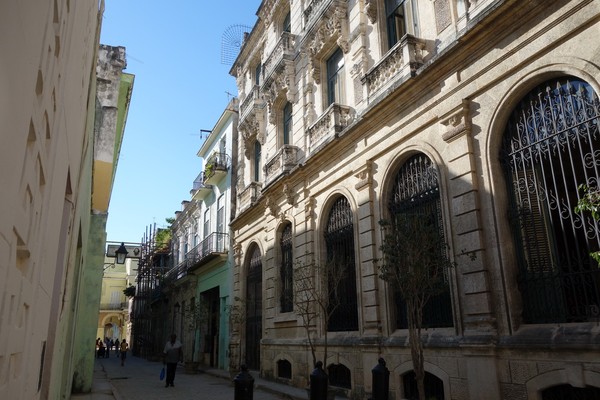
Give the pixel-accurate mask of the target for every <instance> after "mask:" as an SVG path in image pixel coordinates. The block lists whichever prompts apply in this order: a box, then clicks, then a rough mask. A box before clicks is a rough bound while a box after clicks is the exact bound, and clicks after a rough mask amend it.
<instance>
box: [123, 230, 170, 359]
mask: <svg viewBox="0 0 600 400" xmlns="http://www.w3.org/2000/svg"><path fill="white" fill-rule="evenodd" d="M167 229H168V228H167ZM160 231H161V228H158V229H157V228H156V224H153V225H150V226H148V227H146V232H145V233H144V237H143V238H142V246H141V254H140V259H139V265H138V275H137V278H136V280H137V284H136V291H135V296H134V298H133V306H132V312H131V346H132V353H133V355H135V356H137V357H143V358H145V359H149V360H156V359H158V358H159V357H160V356H161V355H162V351H163V346H164V343H166V340H167V335H168V333H167V330H166V329H167V326H168V321H167V318H168V317H167V308H168V307H167V302H168V300H167V298H166V297H165V296H164V294H163V293H162V291H161V281H162V279H163V277H164V276H165V274H166V273H167V271H169V270H170V269H171V267H172V265H173V263H172V257H171V243H170V239H169V240H168V241H167V242H159V241H158V240H157V234H159V233H160ZM168 237H170V235H168ZM159 240H160V238H159Z"/></svg>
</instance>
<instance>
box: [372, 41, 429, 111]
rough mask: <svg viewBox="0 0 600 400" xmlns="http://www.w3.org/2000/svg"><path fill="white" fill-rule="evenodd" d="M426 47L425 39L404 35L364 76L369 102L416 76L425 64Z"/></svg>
mask: <svg viewBox="0 0 600 400" xmlns="http://www.w3.org/2000/svg"><path fill="white" fill-rule="evenodd" d="M424 49H425V41H424V40H423V39H419V38H416V37H414V36H412V35H404V37H403V38H402V40H401V41H400V42H398V43H396V45H395V46H394V47H392V48H391V49H390V51H388V52H387V53H386V54H385V55H384V56H383V58H382V59H381V60H380V61H379V62H378V63H377V64H375V65H374V66H373V68H371V69H370V70H369V71H368V72H367V73H366V74H365V76H364V77H363V79H362V82H363V85H366V86H367V99H368V102H369V104H370V103H372V102H373V101H375V100H377V99H378V98H379V97H380V96H382V95H384V94H386V93H387V92H388V90H389V89H395V88H396V87H397V86H398V85H400V84H401V83H402V82H404V81H405V80H406V79H408V78H410V77H412V76H414V75H415V73H416V71H417V69H419V68H420V67H421V66H422V65H423V50H424Z"/></svg>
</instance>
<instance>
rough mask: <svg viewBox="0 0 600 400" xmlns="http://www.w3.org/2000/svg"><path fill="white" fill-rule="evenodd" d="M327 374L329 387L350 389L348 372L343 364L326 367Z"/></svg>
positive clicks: (350, 381)
mask: <svg viewBox="0 0 600 400" xmlns="http://www.w3.org/2000/svg"><path fill="white" fill-rule="evenodd" d="M327 374H328V375H329V384H330V385H331V386H337V387H341V388H345V389H352V379H351V378H352V377H351V374H350V370H349V369H348V367H346V366H345V365H344V364H330V365H329V366H328V367H327Z"/></svg>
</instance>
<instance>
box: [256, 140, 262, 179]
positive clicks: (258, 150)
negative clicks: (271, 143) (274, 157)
mask: <svg viewBox="0 0 600 400" xmlns="http://www.w3.org/2000/svg"><path fill="white" fill-rule="evenodd" d="M261 153H262V146H261V145H260V142H259V141H258V140H257V141H256V142H254V182H260V158H261Z"/></svg>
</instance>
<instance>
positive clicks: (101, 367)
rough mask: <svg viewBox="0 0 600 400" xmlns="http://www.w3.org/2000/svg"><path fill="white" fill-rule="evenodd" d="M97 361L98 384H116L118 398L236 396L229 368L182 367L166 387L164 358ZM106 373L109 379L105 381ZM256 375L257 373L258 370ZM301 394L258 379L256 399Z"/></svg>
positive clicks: (274, 399)
mask: <svg viewBox="0 0 600 400" xmlns="http://www.w3.org/2000/svg"><path fill="white" fill-rule="evenodd" d="M95 363H96V365H95V371H96V372H95V374H94V376H95V377H94V383H95V384H96V387H102V386H104V387H107V386H111V385H112V388H113V392H114V398H116V399H117V400H153V399H161V400H164V399H210V400H225V399H227V400H233V398H234V388H233V383H232V381H231V379H229V376H228V375H227V374H226V372H225V371H219V373H220V374H221V375H222V376H215V374H213V373H200V374H196V375H187V374H185V373H184V372H183V367H179V368H178V370H177V374H176V376H175V387H168V388H165V383H164V380H163V381H161V380H160V379H159V374H160V370H161V368H162V363H160V362H149V361H146V360H144V359H141V358H137V357H133V356H131V355H129V357H128V358H127V360H126V362H125V366H123V367H122V366H121V363H120V361H119V360H118V359H117V358H116V357H111V358H104V359H96V361H95ZM104 375H105V376H106V378H107V379H108V382H104V379H103V376H104ZM252 375H253V376H255V374H254V373H253V374H252ZM255 379H256V376H255ZM98 381H103V382H104V385H98ZM261 382H262V383H261ZM88 396H90V397H86V398H91V399H108V398H112V396H106V394H102V395H100V394H99V393H96V394H95V395H94V394H91V395H88ZM298 396H302V397H303V398H304V399H305V398H306V392H305V391H302V390H300V389H297V388H290V387H288V386H286V385H280V384H274V383H267V382H263V381H262V380H260V379H257V387H256V388H255V389H254V399H255V400H281V399H291V398H298ZM74 398H77V397H74ZM82 398H83V397H82Z"/></svg>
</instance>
